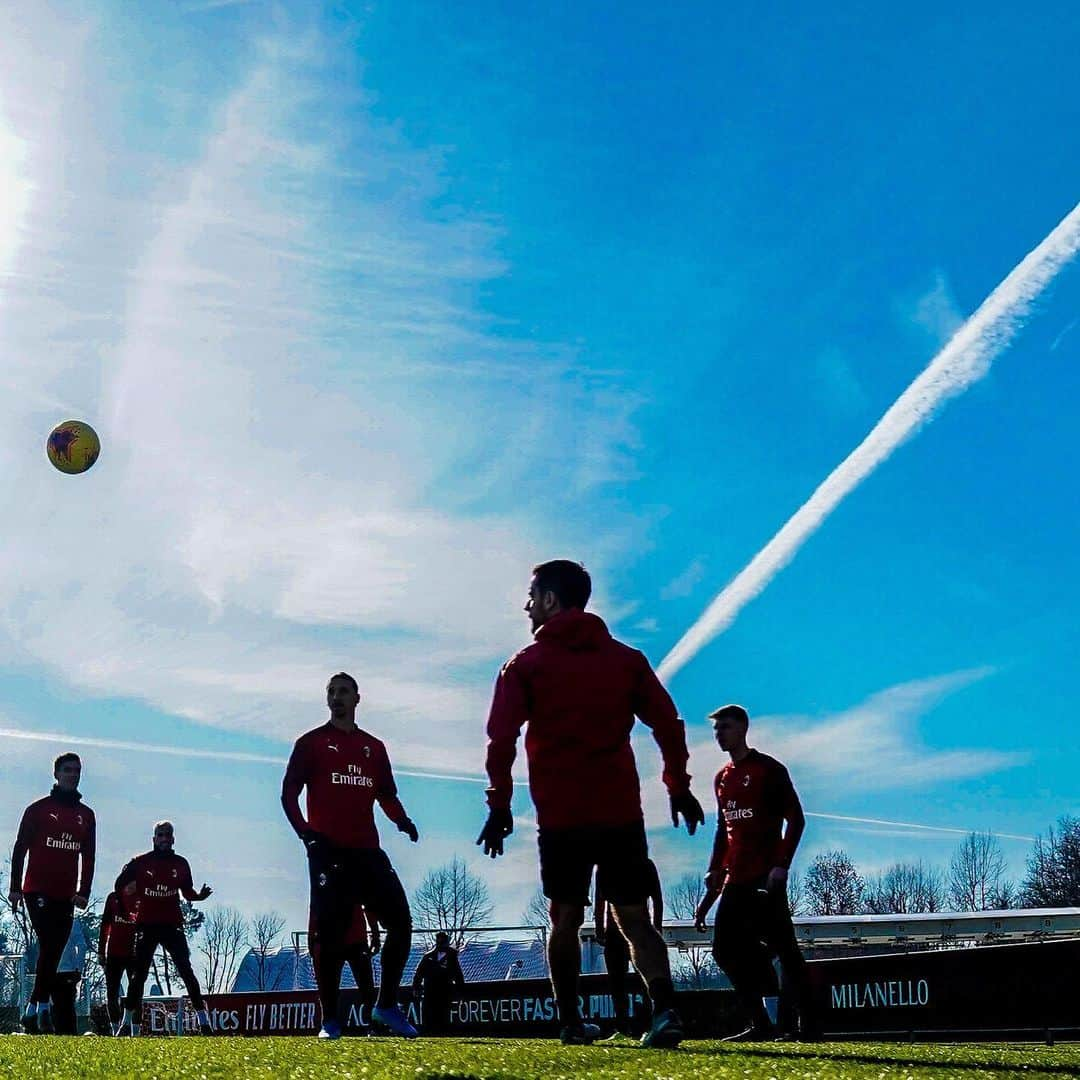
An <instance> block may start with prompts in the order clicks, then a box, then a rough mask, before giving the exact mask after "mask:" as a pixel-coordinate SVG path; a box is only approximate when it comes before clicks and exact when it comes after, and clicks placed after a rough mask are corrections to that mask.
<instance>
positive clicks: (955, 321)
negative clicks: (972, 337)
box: [910, 270, 964, 345]
mask: <svg viewBox="0 0 1080 1080" xmlns="http://www.w3.org/2000/svg"><path fill="white" fill-rule="evenodd" d="M910 318H911V320H912V322H914V323H915V324H916V325H917V326H920V327H922V329H923V330H925V331H926V332H927V333H928V334H929V335H930V336H931V338H933V340H934V341H935V342H937V344H938V345H944V344H945V342H946V341H948V340H949V338H951V337H952V336H953V334H955V333H956V331H957V330H959V329H960V327H961V326H962V325H963V324H964V314H963V312H962V311H961V310H960V307H959V305H958V304H957V303H956V299H955V298H954V296H953V294H952V289H950V288H949V282H948V281H947V280H946V277H945V275H944V274H943V273H942V272H941V271H940V270H939V271H938V272H937V273H936V274H935V275H934V284H933V285H932V286H931V287H930V288H929V289H927V291H926V292H924V293H923V294H922V295H921V296H919V297H917V298H916V300H915V302H914V304H912V306H911V312H910Z"/></svg>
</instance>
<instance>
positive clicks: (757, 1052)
mask: <svg viewBox="0 0 1080 1080" xmlns="http://www.w3.org/2000/svg"><path fill="white" fill-rule="evenodd" d="M696 1052H697V1053H701V1054H704V1055H707V1056H708V1057H725V1056H727V1055H729V1054H733V1053H738V1054H739V1055H740V1056H742V1055H745V1056H747V1057H760V1058H766V1059H771V1060H774V1061H781V1060H782V1061H798V1060H802V1061H821V1060H823V1059H824V1060H828V1061H835V1062H837V1063H845V1064H846V1063H848V1062H850V1063H852V1064H855V1065H881V1066H887V1067H892V1068H907V1069H926V1070H933V1069H951V1070H954V1071H959V1072H973V1073H976V1072H978V1073H982V1072H986V1071H987V1070H991V1069H992V1070H993V1071H994V1073H995V1075H1009V1074H1013V1073H1015V1074H1016V1075H1017V1076H1031V1075H1032V1074H1033V1073H1035V1074H1037V1075H1043V1074H1060V1075H1062V1076H1076V1075H1077V1067H1076V1064H1075V1062H1073V1063H1069V1064H1056V1063H1053V1062H1036V1061H1027V1062H1023V1063H1018V1064H1006V1063H1004V1062H1001V1061H995V1060H993V1059H992V1058H991V1056H990V1055H989V1054H987V1056H986V1057H983V1058H980V1059H978V1060H972V1059H970V1058H968V1059H967V1060H965V1059H963V1058H958V1057H953V1058H947V1059H944V1058H937V1059H932V1058H924V1057H919V1056H918V1055H916V1054H904V1053H901V1052H900V1051H899V1050H898V1051H897V1052H896V1053H892V1054H885V1053H861V1054H860V1053H856V1054H852V1053H846V1052H844V1051H842V1050H828V1049H824V1048H818V1049H814V1048H813V1047H812V1046H807V1048H806V1049H805V1050H772V1049H769V1048H768V1047H764V1046H763V1047H747V1048H746V1049H742V1048H740V1049H739V1050H738V1051H733V1050H720V1049H713V1050H698V1051H696Z"/></svg>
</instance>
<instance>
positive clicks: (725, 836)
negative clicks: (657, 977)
mask: <svg viewBox="0 0 1080 1080" xmlns="http://www.w3.org/2000/svg"><path fill="white" fill-rule="evenodd" d="M709 717H710V719H711V720H712V722H713V731H714V732H715V735H716V741H717V743H718V744H719V746H720V749H721V750H723V751H725V752H726V753H727V754H728V755H729V756H730V759H731V760H730V761H729V762H728V764H726V765H725V766H724V767H723V768H722V769H721V770H720V771H719V772H718V773H717V774H716V781H715V790H716V804H717V817H718V820H717V827H716V840H715V842H714V843H713V852H712V858H711V859H710V861H709V870H708V873H707V874H706V875H705V895H704V896H703V897H702V899H701V902H700V904H699V905H698V909H697V912H696V916H695V922H696V923H697V927H698V929H699V930H701V931H704V929H705V920H706V919H707V918H708V915H709V909H710V908H711V907H712V905H713V903H714V901H715V900H716V898H717V896H719V898H720V904H719V906H718V907H717V909H716V924H715V929H714V931H713V956H714V957H716V962H717V964H719V966H720V967H721V968H722V969H723V970H724V972H725V973H726V974H727V977H728V978H729V979H730V980H731V985H732V987H733V988H734V990H735V994H736V998H737V1000H738V1002H739V1005H740V1006H741V1007H742V1009H743V1011H744V1012H745V1014H746V1018H747V1020H748V1021H749V1027H747V1028H746V1030H745V1031H742V1032H740V1033H739V1034H738V1035H733V1036H730V1038H731V1039H732V1040H737V1041H747V1042H749V1041H755V1042H757V1041H762V1040H765V1039H772V1038H775V1037H776V1034H777V1030H776V1013H777V1005H778V1000H777V999H778V987H777V982H776V972H775V970H774V969H773V966H772V958H773V956H776V957H778V958H779V960H780V966H781V969H782V971H783V975H784V985H785V989H787V988H788V987H790V988H791V989H792V990H793V991H794V994H795V997H796V1000H797V1003H798V1009H799V1013H800V1017H799V1031H798V1035H799V1036H800V1037H801V1038H803V1039H812V1038H816V1037H817V1031H816V1025H815V1022H814V1017H813V1014H812V1011H811V1008H810V993H809V982H808V979H807V971H806V960H805V958H804V957H803V955H802V953H801V952H800V951H799V943H798V941H796V939H795V929H794V927H793V926H792V923H791V910H790V909H789V907H788V899H787V878H788V868H789V867H790V866H791V860H792V859H793V858H794V856H795V849H796V848H797V847H798V845H799V840H800V838H801V837H802V834H803V828H804V827H805V824H806V819H805V818H804V816H803V811H802V806H801V805H800V803H799V796H798V795H797V794H796V792H795V787H794V785H793V784H792V783H791V777H790V776H788V771H787V769H785V768H784V766H783V765H781V764H780V762H779V761H777V760H776V759H775V758H771V757H769V756H768V755H767V754H762V753H760V752H759V751H757V750H754V749H752V748H751V747H750V746H748V745H747V741H746V736H747V730H748V728H749V726H750V717H749V715H748V714H747V712H746V710H745V709H744V708H743V707H742V706H741V705H724V706H723V707H722V708H720V709H717V710H716V711H715V712H713V713H710V714H709ZM785 822H786V828H785ZM794 1034H795V1033H788V1036H787V1037H791V1036H793V1035H794Z"/></svg>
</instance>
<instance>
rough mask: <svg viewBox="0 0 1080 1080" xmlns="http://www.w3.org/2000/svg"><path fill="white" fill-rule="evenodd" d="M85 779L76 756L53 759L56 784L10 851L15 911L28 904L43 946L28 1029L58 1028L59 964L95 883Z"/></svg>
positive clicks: (26, 818) (25, 820)
mask: <svg viewBox="0 0 1080 1080" xmlns="http://www.w3.org/2000/svg"><path fill="white" fill-rule="evenodd" d="M81 777H82V762H81V761H80V760H79V755H78V754H71V753H68V754H61V755H60V756H59V757H58V758H57V759H56V761H55V762H53V778H54V779H55V780H56V783H55V784H54V785H53V789H52V791H50V792H49V794H48V795H46V796H45V798H44V799H38V801H37V802H34V803H31V804H30V805H29V806H28V807H27V808H26V811H25V812H24V813H23V816H22V822H21V823H20V824H19V834H18V837H17V839H16V840H15V848H14V850H13V851H12V853H11V889H10V891H9V893H8V899H9V900H10V902H11V906H12V908H13V909H15V910H18V907H19V905H20V904H22V903H25V904H26V910H27V911H28V912H29V914H30V924H31V925H32V926H33V928H34V933H35V934H37V939H38V946H39V948H38V960H37V972H36V974H35V976H34V988H33V990H32V992H31V994H30V1002H29V1004H28V1005H27V1006H26V1013H25V1014H24V1016H23V1026H24V1027H25V1029H26V1030H27V1031H28V1032H43V1033H51V1032H52V1031H53V1030H54V1025H53V1018H52V1012H51V1010H50V1000H51V998H52V994H53V989H54V983H55V981H56V970H57V965H58V964H59V963H60V958H61V957H62V956H63V954H64V946H65V945H67V941H68V938H69V937H70V935H71V924H72V922H73V920H74V917H75V908H77V907H78V908H85V907H86V905H87V903H88V902H89V899H90V887H91V885H92V884H93V881H94V853H95V847H96V842H97V840H96V830H97V825H96V821H95V818H94V811H93V810H91V809H90V807H89V806H86V805H85V804H84V803H83V801H82V796H81V795H80V794H79V790H78V789H79V780H80V778H81ZM28 857H29V864H28V865H26V876H25V878H24V877H23V866H24V864H25V863H26V861H27V858H28ZM80 860H81V863H82V866H81V870H80Z"/></svg>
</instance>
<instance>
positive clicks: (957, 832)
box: [803, 810, 1035, 843]
mask: <svg viewBox="0 0 1080 1080" xmlns="http://www.w3.org/2000/svg"><path fill="white" fill-rule="evenodd" d="M803 812H804V814H805V815H806V816H807V817H816V818H823V819H824V820H826V821H846V822H850V823H851V824H854V825H885V826H887V827H888V828H893V829H897V828H899V829H917V830H918V831H919V832H933V833H948V834H949V835H950V836H967V835H968V834H969V833H971V832H975V831H976V830H974V829H958V828H956V827H954V826H950V825H917V824H916V823H915V822H913V821H886V820H885V819H884V818H873V817H850V816H849V815H847V814H817V813H814V812H813V811H811V810H805V811H803ZM988 831H989V832H990V834H991V836H996V837H997V838H998V839H999V840H1026V841H1028V842H1029V843H1030V842H1032V841H1034V839H1035V837H1034V836H1017V835H1015V834H1013V833H1003V832H994V831H993V829H990V830H988Z"/></svg>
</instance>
